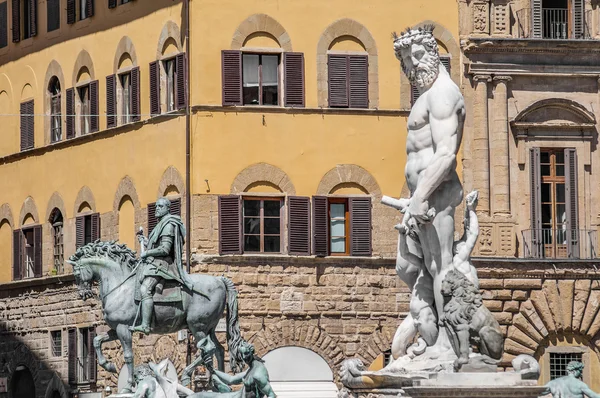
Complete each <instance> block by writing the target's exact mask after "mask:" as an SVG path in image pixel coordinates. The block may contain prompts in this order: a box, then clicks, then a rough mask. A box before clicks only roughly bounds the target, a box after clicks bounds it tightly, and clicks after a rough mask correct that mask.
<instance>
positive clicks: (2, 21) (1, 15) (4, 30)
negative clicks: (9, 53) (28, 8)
mask: <svg viewBox="0 0 600 398" xmlns="http://www.w3.org/2000/svg"><path fill="white" fill-rule="evenodd" d="M7 45H8V2H7V1H5V2H4V3H0V48H4V47H6V46H7Z"/></svg>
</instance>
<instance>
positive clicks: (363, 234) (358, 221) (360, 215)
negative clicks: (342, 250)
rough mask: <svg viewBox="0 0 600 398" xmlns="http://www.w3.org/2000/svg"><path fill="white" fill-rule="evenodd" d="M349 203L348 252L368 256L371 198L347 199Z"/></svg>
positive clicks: (369, 249)
mask: <svg viewBox="0 0 600 398" xmlns="http://www.w3.org/2000/svg"><path fill="white" fill-rule="evenodd" d="M348 202H349V204H350V254H351V255H353V256H370V255H371V251H372V245H371V229H372V228H371V198H370V197H368V196H367V197H356V198H350V199H348Z"/></svg>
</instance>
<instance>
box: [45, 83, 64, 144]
mask: <svg viewBox="0 0 600 398" xmlns="http://www.w3.org/2000/svg"><path fill="white" fill-rule="evenodd" d="M60 92H61V91H60V81H59V80H58V78H57V77H56V76H54V77H53V78H52V79H50V84H49V85H48V94H49V95H50V142H58V141H60V140H61V139H62V129H61V109H60Z"/></svg>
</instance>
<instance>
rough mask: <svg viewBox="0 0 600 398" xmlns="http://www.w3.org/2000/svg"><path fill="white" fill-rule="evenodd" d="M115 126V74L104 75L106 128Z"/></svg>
mask: <svg viewBox="0 0 600 398" xmlns="http://www.w3.org/2000/svg"><path fill="white" fill-rule="evenodd" d="M116 126H117V76H116V75H108V76H106V128H107V129H110V128H112V127H116Z"/></svg>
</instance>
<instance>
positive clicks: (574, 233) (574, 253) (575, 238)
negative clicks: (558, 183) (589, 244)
mask: <svg viewBox="0 0 600 398" xmlns="http://www.w3.org/2000/svg"><path fill="white" fill-rule="evenodd" d="M565 189H566V201H565V207H566V224H567V254H568V257H569V258H579V222H578V211H577V207H578V206H577V205H578V203H577V202H578V196H577V151H576V150H575V149H573V148H568V149H565Z"/></svg>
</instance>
